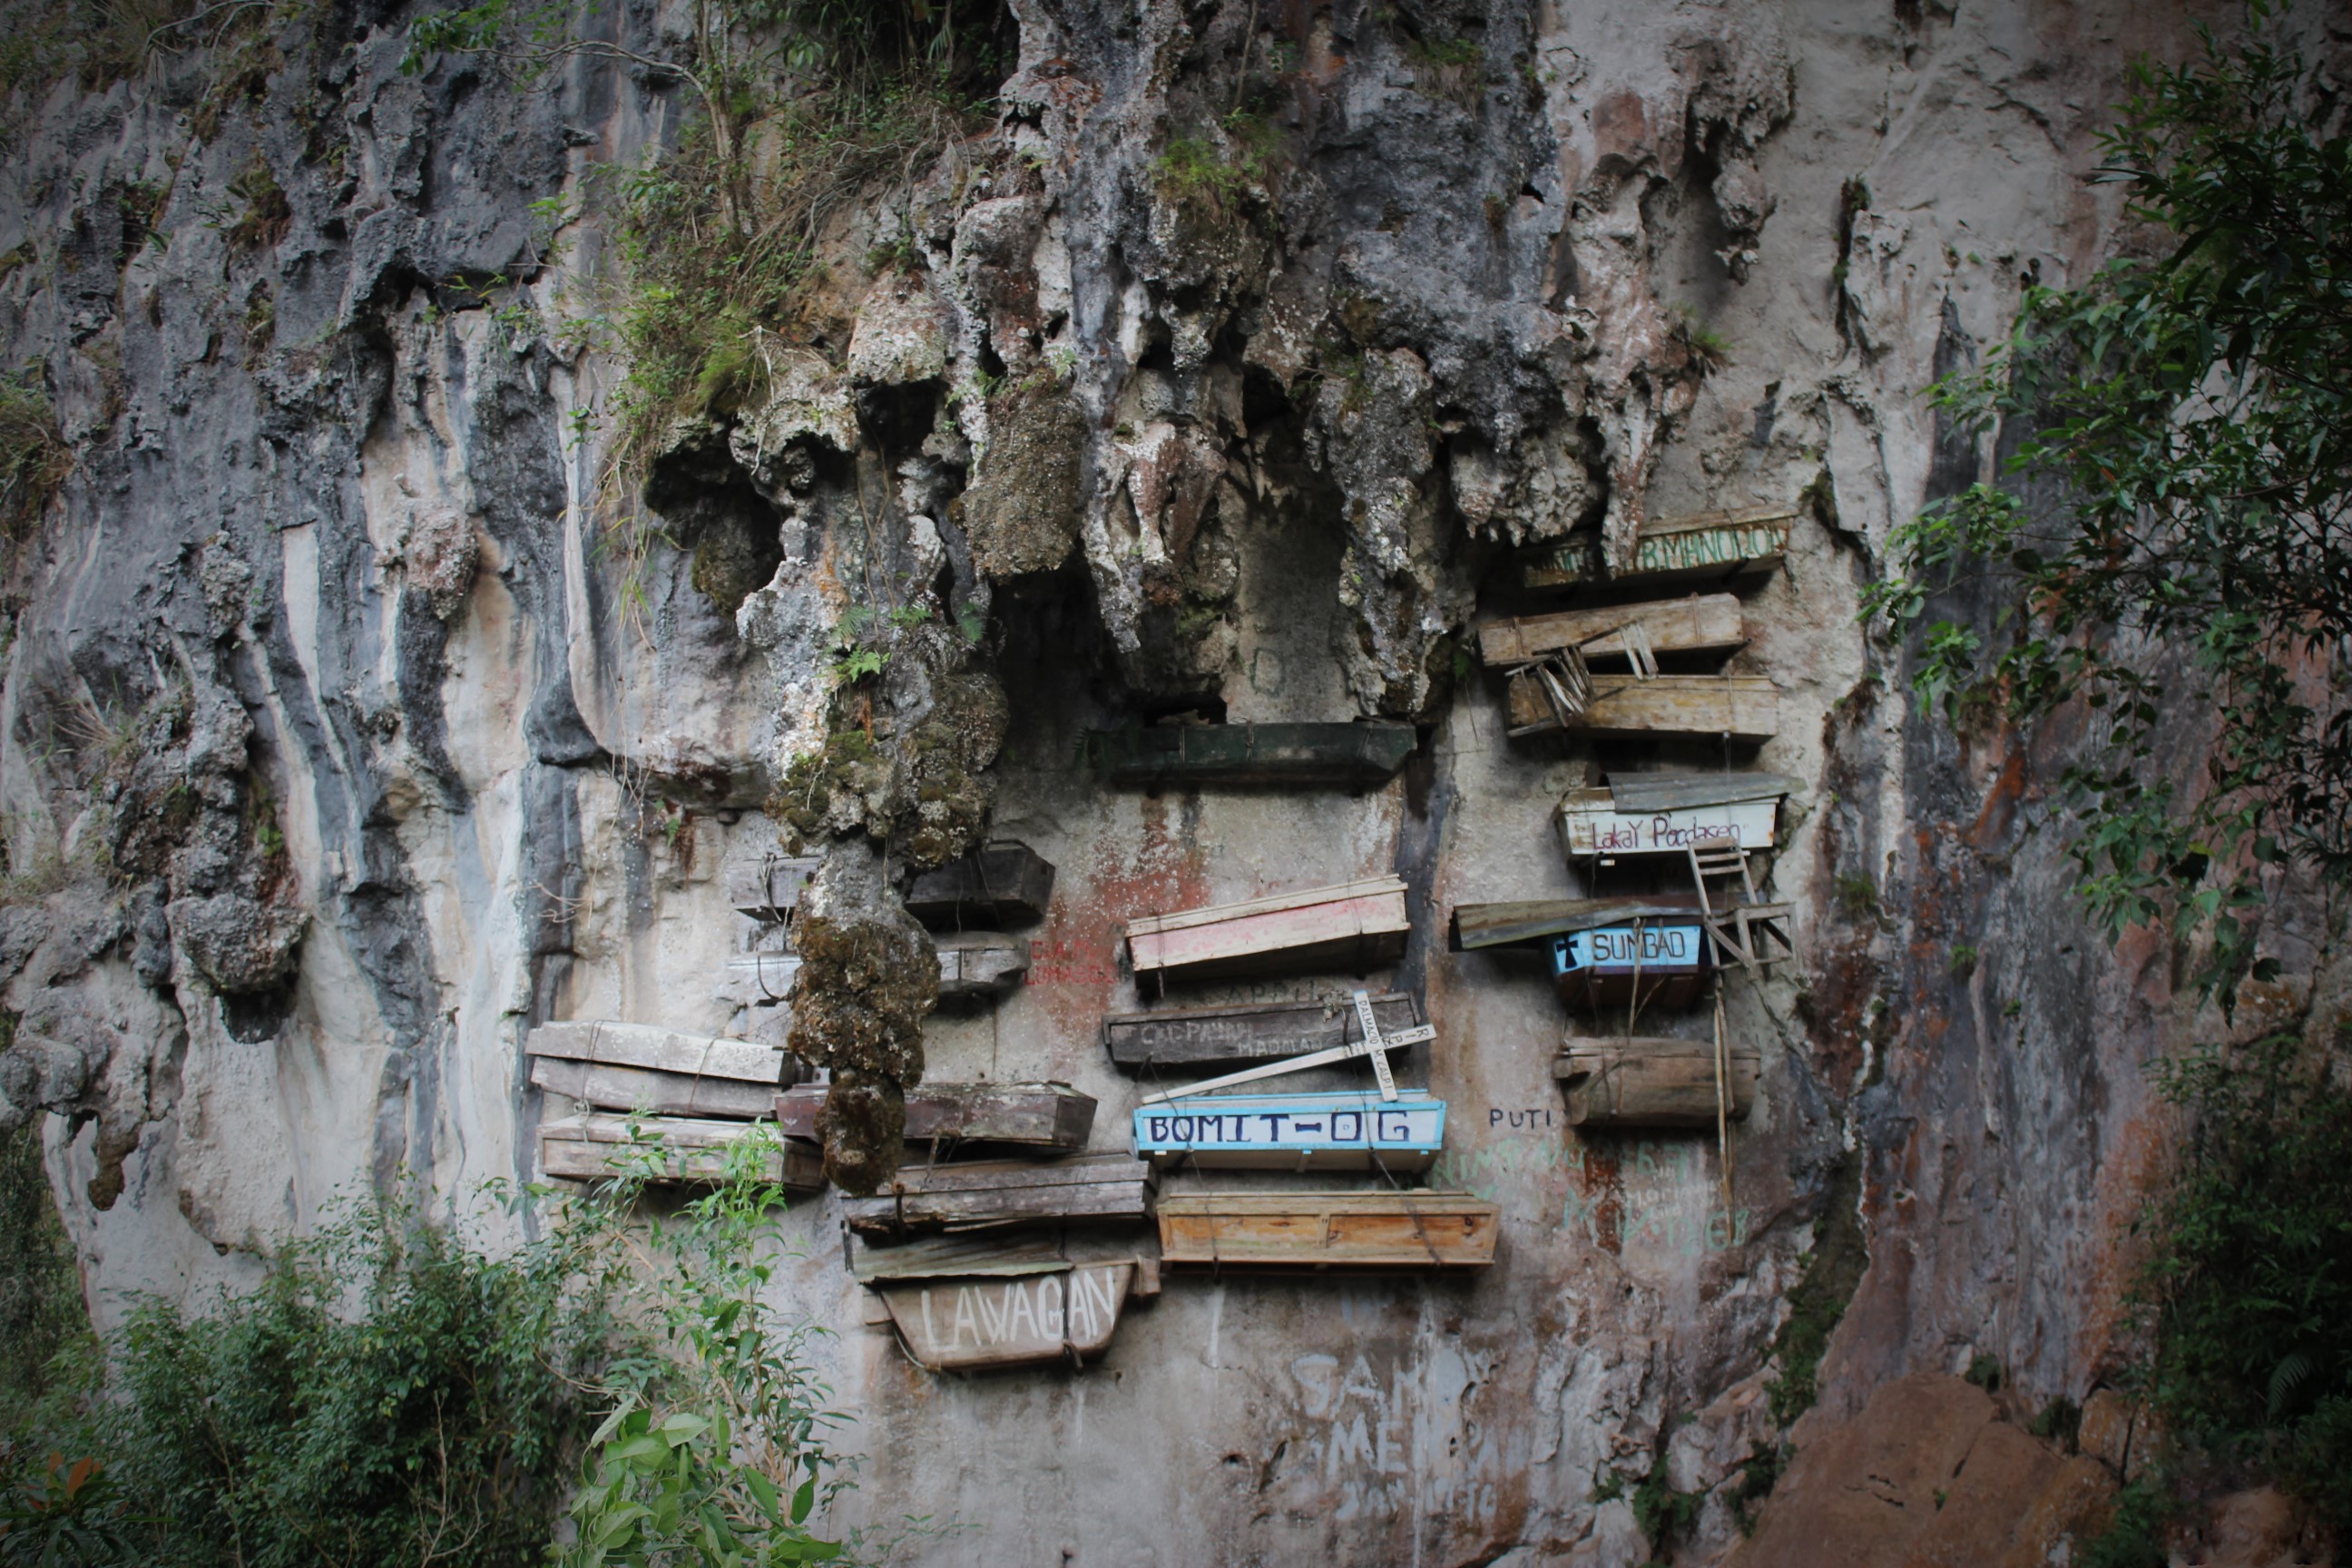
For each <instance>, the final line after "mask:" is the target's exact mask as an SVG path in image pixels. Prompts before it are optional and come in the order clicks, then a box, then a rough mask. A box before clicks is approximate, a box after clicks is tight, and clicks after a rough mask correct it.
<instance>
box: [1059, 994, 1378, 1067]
mask: <svg viewBox="0 0 2352 1568" xmlns="http://www.w3.org/2000/svg"><path fill="white" fill-rule="evenodd" d="M1372 1013H1373V1016H1374V1017H1376V1018H1377V1019H1378V1020H1379V1022H1380V1026H1381V1033H1383V1034H1395V1033H1398V1032H1401V1031H1402V1030H1406V1029H1411V1028H1414V1027H1416V1026H1419V1025H1420V1023H1421V1001H1420V999H1419V998H1418V997H1415V996H1411V995H1408V994H1405V993H1403V992H1399V991H1391V992H1388V993H1385V994H1381V995H1379V996H1375V997H1373V998H1372ZM1361 1037H1362V1030H1361V1029H1360V1027H1359V1026H1357V1023H1356V1010H1355V1008H1354V1007H1353V1006H1352V1005H1350V1004H1349V1002H1348V1001H1347V1000H1346V999H1345V998H1335V999H1333V1000H1331V1001H1328V1002H1260V1003H1253V1004H1250V1005H1246V1006H1240V1007H1170V1008H1163V1009H1160V1011H1157V1012H1151V1013H1113V1014H1110V1015H1108V1016H1105V1017H1104V1019H1103V1021H1102V1041H1103V1048H1104V1049H1105V1050H1107V1051H1108V1052H1109V1053H1110V1059H1111V1061H1112V1062H1113V1063H1114V1064H1115V1065H1117V1066H1118V1067H1119V1068H1123V1069H1124V1070H1126V1071H1128V1072H1155V1071H1159V1070H1160V1069H1162V1068H1165V1069H1168V1070H1171V1071H1180V1072H1190V1071H1196V1070H1202V1071H1205V1070H1207V1069H1210V1068H1224V1067H1242V1066H1246V1065H1248V1064H1250V1063H1252V1062H1261V1061H1269V1060H1272V1059H1274V1058H1278V1057H1295V1056H1301V1055H1304V1054H1305V1053H1307V1052H1308V1051H1322V1050H1328V1049H1330V1048H1331V1047H1334V1046H1343V1045H1347V1044H1349V1042H1351V1041H1354V1040H1357V1039H1360V1038H1361Z"/></svg>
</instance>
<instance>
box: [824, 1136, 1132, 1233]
mask: <svg viewBox="0 0 2352 1568" xmlns="http://www.w3.org/2000/svg"><path fill="white" fill-rule="evenodd" d="M1153 1181H1154V1177H1153V1175H1152V1173H1151V1167H1150V1165H1148V1164H1146V1163H1144V1162H1142V1161H1141V1160H1137V1159H1132V1158H1130V1157H1129V1156H1128V1155H1125V1154H1081V1155H1077V1156H1076V1157H1074V1158H1072V1159H1067V1160H1055V1161H1049V1162H1045V1163H1035V1162H1030V1161H1009V1160H1006V1161H973V1162H971V1163H957V1164H950V1165H902V1166H900V1167H899V1169H898V1177H897V1178H896V1179H895V1180H894V1181H892V1182H891V1183H890V1184H889V1185H888V1186H887V1187H886V1188H885V1189H884V1190H883V1191H882V1192H880V1193H877V1194H875V1195H873V1196H872V1197H862V1198H861V1197H853V1198H845V1199H843V1200H842V1205H841V1207H842V1217H843V1219H844V1221H845V1223H846V1224H847V1225H848V1226H849V1228H850V1229H852V1230H854V1231H856V1232H858V1233H859V1234H860V1235H865V1236H891V1235H896V1234H898V1233H901V1232H906V1231H915V1230H940V1229H945V1230H976V1229H981V1228H983V1227H986V1226H1005V1225H1019V1224H1023V1223H1024V1222H1029V1221H1048V1220H1058V1221H1062V1222H1064V1223H1066V1224H1076V1225H1134V1224H1140V1223H1141V1222H1143V1221H1144V1220H1147V1219H1149V1218H1150V1216H1151V1188H1152V1184H1153Z"/></svg>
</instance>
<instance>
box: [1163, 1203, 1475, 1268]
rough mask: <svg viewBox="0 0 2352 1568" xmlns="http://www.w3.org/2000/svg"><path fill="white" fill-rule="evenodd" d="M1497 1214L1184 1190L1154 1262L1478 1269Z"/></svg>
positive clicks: (1451, 1206) (1169, 1206)
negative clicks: (1157, 1258)
mask: <svg viewBox="0 0 2352 1568" xmlns="http://www.w3.org/2000/svg"><path fill="white" fill-rule="evenodd" d="M1501 1213H1502V1211H1501V1210H1500V1209H1499V1208H1498V1207H1496V1205H1493V1204H1490V1203H1487V1202H1486V1201H1485V1200H1484V1199H1480V1198H1475V1197H1472V1196H1471V1195H1470V1194H1467V1193H1432V1192H1349V1193H1185V1194H1179V1195H1176V1196H1173V1197H1164V1198H1162V1199H1160V1262H1162V1263H1163V1264H1166V1265H1169V1266H1171V1267H1178V1268H1185V1267H1199V1268H1276V1269H1288V1268H1311V1269H1321V1268H1381V1269H1397V1268H1485V1267H1486V1265H1487V1264H1490V1263H1492V1262H1494V1261H1495V1237H1496V1230H1497V1229H1498V1227H1499V1224H1500V1218H1501Z"/></svg>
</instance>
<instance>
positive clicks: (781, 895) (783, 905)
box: [720, 855, 821, 921]
mask: <svg viewBox="0 0 2352 1568" xmlns="http://www.w3.org/2000/svg"><path fill="white" fill-rule="evenodd" d="M819 864H821V862H819V861H818V860H817V859H816V858H815V857H814V856H807V855H798V856H786V855H769V856H763V857H761V858H758V859H749V858H746V859H741V860H730V861H729V862H728V863H727V865H726V866H725V867H724V868H723V869H722V871H721V873H720V874H721V876H722V877H723V878H724V879H725V880H726V883H727V900H728V902H730V903H731V904H733V905H734V906H735V908H736V910H738V911H740V913H743V914H747V915H750V916H751V917H752V918H754V919H756V920H765V921H780V920H782V919H783V918H784V917H785V916H786V915H788V914H790V913H791V912H792V911H793V910H796V909H798V908H799V907H800V901H801V894H802V893H803V892H804V891H806V890H807V888H808V884H809V879H810V878H812V877H814V876H815V875H816V868H817V867H818V865H819Z"/></svg>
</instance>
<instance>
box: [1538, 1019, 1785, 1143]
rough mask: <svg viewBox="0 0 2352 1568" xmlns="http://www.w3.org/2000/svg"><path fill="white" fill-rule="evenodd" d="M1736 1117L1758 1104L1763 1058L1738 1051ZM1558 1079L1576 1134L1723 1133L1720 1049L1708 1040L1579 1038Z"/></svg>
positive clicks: (1557, 1063)
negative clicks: (1642, 1130) (1718, 1120)
mask: <svg viewBox="0 0 2352 1568" xmlns="http://www.w3.org/2000/svg"><path fill="white" fill-rule="evenodd" d="M1730 1055H1731V1074H1730V1089H1731V1117H1732V1120H1734V1121H1738V1120H1740V1119H1742V1118H1744V1117H1746V1116H1747V1114H1748V1107H1749V1106H1751V1105H1752V1104H1754V1103H1755V1100H1756V1083H1757V1079H1758V1076H1759V1072H1760V1070H1761V1068H1762V1058H1761V1056H1760V1054H1759V1052H1758V1051H1756V1050H1755V1049H1754V1048H1753V1047H1747V1046H1734V1047H1732V1048H1731V1053H1730ZM1552 1076H1554V1077H1555V1078H1557V1079H1559V1081H1560V1088H1561V1089H1563V1090H1565V1091H1566V1093H1567V1096H1568V1120H1569V1124H1570V1126H1572V1127H1701V1128H1708V1129H1712V1128H1713V1127H1714V1126H1715V1111H1716V1089H1715V1047H1714V1045H1713V1044H1712V1043H1711V1042H1707V1041H1703V1040H1667V1039H1652V1038H1644V1037H1633V1038H1629V1039H1607V1038H1601V1039H1584V1038H1578V1037H1570V1039H1569V1041H1568V1042H1567V1045H1566V1047H1564V1048H1563V1049H1562V1050H1561V1051H1560V1053H1559V1056H1558V1057H1557V1058H1555V1059H1554V1061H1553V1064H1552Z"/></svg>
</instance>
